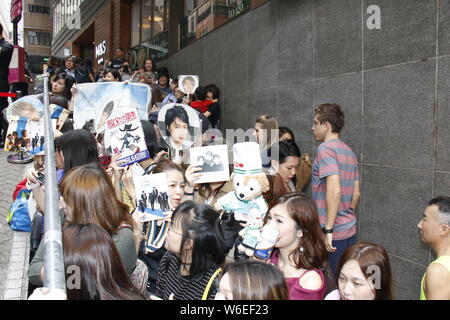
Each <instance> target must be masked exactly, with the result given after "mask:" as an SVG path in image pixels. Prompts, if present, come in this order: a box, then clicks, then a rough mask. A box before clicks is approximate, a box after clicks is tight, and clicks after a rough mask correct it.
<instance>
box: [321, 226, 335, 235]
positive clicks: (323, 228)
mask: <svg viewBox="0 0 450 320" xmlns="http://www.w3.org/2000/svg"><path fill="white" fill-rule="evenodd" d="M322 231H323V233H324V234H327V233H333V228H331V229H327V228H326V227H322Z"/></svg>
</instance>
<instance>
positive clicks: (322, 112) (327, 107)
mask: <svg viewBox="0 0 450 320" xmlns="http://www.w3.org/2000/svg"><path fill="white" fill-rule="evenodd" d="M314 114H315V115H317V116H318V120H319V122H320V123H321V124H322V123H324V122H329V123H330V125H331V131H332V132H335V133H339V132H341V130H342V128H343V127H344V123H345V121H344V112H343V111H342V107H341V106H340V105H338V104H336V103H324V104H321V105H320V106H318V107H317V108H316V109H315V110H314Z"/></svg>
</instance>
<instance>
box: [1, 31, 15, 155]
mask: <svg viewBox="0 0 450 320" xmlns="http://www.w3.org/2000/svg"><path fill="white" fill-rule="evenodd" d="M13 51H14V47H13V45H12V44H11V43H9V42H8V41H6V40H5V39H4V38H3V26H2V25H1V24H0V92H3V93H8V92H9V82H8V75H9V64H10V63H11V58H12V55H13ZM7 107H8V98H7V97H0V139H1V140H0V145H1V147H2V148H3V145H4V141H5V137H6V132H7V131H8V122H7V121H6V119H5V117H4V116H3V110H4V109H6V108H7ZM2 130H3V133H2Z"/></svg>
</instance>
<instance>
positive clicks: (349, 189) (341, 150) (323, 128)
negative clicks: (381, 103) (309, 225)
mask: <svg viewBox="0 0 450 320" xmlns="http://www.w3.org/2000/svg"><path fill="white" fill-rule="evenodd" d="M343 127H344V113H343V111H342V108H341V106H340V105H338V104H334V103H332V104H330V103H327V104H322V105H320V106H319V107H317V108H316V109H315V114H314V125H313V127H312V130H313V133H314V136H315V139H316V140H318V141H321V142H322V143H321V144H320V145H319V147H318V148H317V157H316V159H315V161H314V165H313V168H312V180H311V181H312V198H313V200H314V202H315V204H316V207H317V211H318V213H319V220H320V224H321V226H322V230H323V232H324V238H325V244H326V247H327V251H328V258H329V262H330V265H331V268H332V269H333V271H334V272H335V273H336V268H337V265H338V263H339V260H340V259H341V256H342V254H343V253H344V251H345V249H347V248H348V247H349V246H351V245H352V244H354V243H355V242H356V232H357V229H356V215H355V209H356V207H357V206H358V203H359V199H360V182H359V172H358V161H357V159H356V156H355V153H354V152H353V151H352V149H351V148H350V147H349V146H348V145H347V144H346V143H344V142H343V141H341V140H340V135H339V134H340V132H341V130H342V128H343Z"/></svg>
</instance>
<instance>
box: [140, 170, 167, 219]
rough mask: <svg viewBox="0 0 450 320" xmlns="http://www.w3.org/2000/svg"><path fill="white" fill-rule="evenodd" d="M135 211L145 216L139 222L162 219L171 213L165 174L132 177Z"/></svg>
mask: <svg viewBox="0 0 450 320" xmlns="http://www.w3.org/2000/svg"><path fill="white" fill-rule="evenodd" d="M133 182H134V189H135V191H136V204H137V210H139V211H140V212H142V213H145V215H144V216H143V217H142V220H141V222H147V221H152V220H160V219H164V218H165V217H166V215H167V214H168V213H169V212H170V211H171V210H170V205H169V195H168V186H167V174H166V173H155V174H147V175H133Z"/></svg>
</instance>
